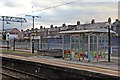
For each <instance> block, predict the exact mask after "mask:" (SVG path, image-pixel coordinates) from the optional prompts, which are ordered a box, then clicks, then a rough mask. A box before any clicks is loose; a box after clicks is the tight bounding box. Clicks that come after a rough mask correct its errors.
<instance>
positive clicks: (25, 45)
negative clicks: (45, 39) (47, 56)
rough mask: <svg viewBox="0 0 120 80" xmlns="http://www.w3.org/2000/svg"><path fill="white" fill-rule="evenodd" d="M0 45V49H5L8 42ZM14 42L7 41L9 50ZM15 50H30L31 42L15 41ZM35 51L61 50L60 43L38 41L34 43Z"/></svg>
mask: <svg viewBox="0 0 120 80" xmlns="http://www.w3.org/2000/svg"><path fill="white" fill-rule="evenodd" d="M0 42H1V43H2V45H1V47H4V48H7V47H8V41H0ZM13 47H14V40H10V41H9V48H10V49H13ZM15 49H25V50H31V49H32V41H31V40H15ZM34 49H35V50H50V49H62V43H40V42H39V41H35V42H34Z"/></svg>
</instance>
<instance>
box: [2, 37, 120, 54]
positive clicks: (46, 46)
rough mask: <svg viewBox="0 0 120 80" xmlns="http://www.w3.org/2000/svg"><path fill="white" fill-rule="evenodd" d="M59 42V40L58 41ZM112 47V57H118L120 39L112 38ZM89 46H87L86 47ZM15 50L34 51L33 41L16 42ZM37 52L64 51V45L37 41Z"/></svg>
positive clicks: (5, 43) (12, 42)
mask: <svg viewBox="0 0 120 80" xmlns="http://www.w3.org/2000/svg"><path fill="white" fill-rule="evenodd" d="M57 41H58V40H57ZM13 45H14V41H13V40H10V41H9V47H10V49H13ZM111 45H112V55H113V56H118V55H119V54H120V53H119V50H120V37H113V38H111ZM86 46H87V45H86ZM0 47H5V48H6V47H8V44H7V41H2V40H0ZM15 48H16V49H26V50H31V49H32V41H31V40H15ZM34 48H35V50H50V49H62V43H61V42H58V43H57V42H55V41H53V40H52V42H51V41H49V42H48V43H47V42H44V43H40V42H39V40H36V41H35V43H34Z"/></svg>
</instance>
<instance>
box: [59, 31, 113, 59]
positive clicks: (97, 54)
mask: <svg viewBox="0 0 120 80" xmlns="http://www.w3.org/2000/svg"><path fill="white" fill-rule="evenodd" d="M110 32H111V34H114V33H115V32H114V31H112V30H111V31H110ZM60 34H62V46H63V55H62V56H63V58H70V60H72V59H78V60H81V59H83V60H84V58H86V59H88V61H92V60H97V61H98V60H100V59H105V58H106V59H107V54H108V29H92V30H74V31H62V32H60Z"/></svg>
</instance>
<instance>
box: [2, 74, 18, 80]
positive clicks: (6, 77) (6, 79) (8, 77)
mask: <svg viewBox="0 0 120 80" xmlns="http://www.w3.org/2000/svg"><path fill="white" fill-rule="evenodd" d="M0 75H2V79H1V80H20V79H19V78H16V77H15V76H11V75H9V74H5V73H0Z"/></svg>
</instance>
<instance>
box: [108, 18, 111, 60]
mask: <svg viewBox="0 0 120 80" xmlns="http://www.w3.org/2000/svg"><path fill="white" fill-rule="evenodd" d="M108 23H109V25H108V62H110V54H111V53H110V52H111V44H110V28H111V18H110V17H109V18H108Z"/></svg>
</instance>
